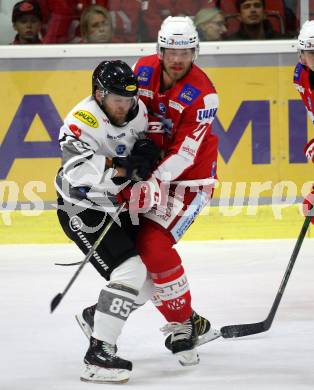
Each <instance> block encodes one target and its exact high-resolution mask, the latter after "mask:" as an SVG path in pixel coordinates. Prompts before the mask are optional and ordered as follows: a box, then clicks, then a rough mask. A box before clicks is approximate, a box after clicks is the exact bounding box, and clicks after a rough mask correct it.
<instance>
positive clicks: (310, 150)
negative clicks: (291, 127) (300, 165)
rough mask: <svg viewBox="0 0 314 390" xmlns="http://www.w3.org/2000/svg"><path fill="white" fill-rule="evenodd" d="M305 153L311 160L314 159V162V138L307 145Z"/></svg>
mask: <svg viewBox="0 0 314 390" xmlns="http://www.w3.org/2000/svg"><path fill="white" fill-rule="evenodd" d="M304 154H305V156H306V158H307V159H308V160H309V161H310V160H312V161H313V163H314V138H313V139H311V141H309V142H308V143H307V144H306V145H305V147H304Z"/></svg>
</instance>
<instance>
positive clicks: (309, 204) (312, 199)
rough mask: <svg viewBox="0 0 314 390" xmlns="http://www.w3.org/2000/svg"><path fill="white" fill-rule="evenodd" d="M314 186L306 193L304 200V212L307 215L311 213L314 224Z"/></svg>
mask: <svg viewBox="0 0 314 390" xmlns="http://www.w3.org/2000/svg"><path fill="white" fill-rule="evenodd" d="M313 205H314V186H313V188H312V191H311V192H310V193H309V194H308V195H306V197H305V198H304V200H303V214H304V216H305V217H306V216H307V215H309V214H311V215H312V218H311V223H312V224H314V208H313Z"/></svg>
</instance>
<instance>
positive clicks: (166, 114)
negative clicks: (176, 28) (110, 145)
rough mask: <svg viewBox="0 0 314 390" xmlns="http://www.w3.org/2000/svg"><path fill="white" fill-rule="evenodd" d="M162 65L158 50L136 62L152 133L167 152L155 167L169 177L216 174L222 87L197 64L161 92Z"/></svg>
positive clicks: (170, 179) (184, 178) (203, 177)
mask: <svg viewBox="0 0 314 390" xmlns="http://www.w3.org/2000/svg"><path fill="white" fill-rule="evenodd" d="M161 72H162V67H161V63H160V60H159V58H158V56H157V55H152V56H147V57H143V58H141V59H140V60H139V61H138V62H137V63H136V65H135V73H136V74H137V76H138V82H139V93H140V97H141V99H142V100H143V101H144V103H145V104H146V106H147V109H148V116H149V129H148V132H149V137H150V138H152V139H153V140H154V141H156V142H157V144H158V145H159V146H161V147H162V149H163V151H164V153H165V157H164V159H163V160H162V162H161V163H160V165H159V166H158V168H157V169H156V171H155V172H154V174H155V176H156V177H157V178H158V179H160V180H162V181H164V180H167V181H168V180H169V181H174V180H175V181H177V180H196V179H207V178H210V177H216V166H217V149H218V140H217V136H216V135H214V134H212V132H211V123H212V121H213V120H214V118H215V115H216V112H217V108H218V96H217V93H216V90H215V88H214V86H213V84H212V83H211V81H210V80H209V78H208V77H207V75H206V74H205V73H204V72H203V71H202V70H201V69H200V68H199V67H197V66H196V65H194V64H193V65H192V68H191V70H190V72H189V73H188V74H187V75H186V76H185V77H183V78H182V79H181V80H180V81H178V82H177V83H176V84H175V86H174V87H172V88H170V89H169V90H167V91H165V92H162V93H161V92H160V78H161Z"/></svg>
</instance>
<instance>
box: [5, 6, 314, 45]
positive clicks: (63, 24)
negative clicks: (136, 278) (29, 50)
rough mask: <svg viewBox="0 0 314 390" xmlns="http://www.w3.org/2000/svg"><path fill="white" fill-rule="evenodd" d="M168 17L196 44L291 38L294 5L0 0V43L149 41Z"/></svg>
mask: <svg viewBox="0 0 314 390" xmlns="http://www.w3.org/2000/svg"><path fill="white" fill-rule="evenodd" d="M309 12H310V18H312V17H311V16H312V15H314V0H309ZM169 15H171V16H182V15H183V16H185V15H187V16H190V17H191V18H192V19H193V21H194V23H195V26H196V27H197V30H198V32H199V35H200V40H201V41H220V40H249V39H293V38H295V37H296V36H297V34H298V30H299V27H300V0H180V1H179V0H178V1H176V0H25V1H20V2H17V1H13V0H0V44H1V45H7V44H34V43H36V44H58V43H63V44H64V43H77V44H79V43H123V42H125V43H136V42H155V41H156V40H157V34H158V30H159V28H160V25H161V22H162V21H163V19H165V18H166V17H167V16H169Z"/></svg>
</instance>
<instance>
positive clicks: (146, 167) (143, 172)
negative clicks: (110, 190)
mask: <svg viewBox="0 0 314 390" xmlns="http://www.w3.org/2000/svg"><path fill="white" fill-rule="evenodd" d="M112 164H113V167H117V168H124V169H125V171H126V176H125V177H116V178H114V179H113V182H114V183H115V184H122V183H123V182H125V181H127V180H132V181H142V180H146V179H148V178H149V176H150V174H151V166H150V163H149V161H147V160H146V159H145V158H144V157H141V156H132V155H129V156H128V157H114V158H113V159H112ZM116 179H117V180H116ZM116 181H118V182H119V183H116Z"/></svg>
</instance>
